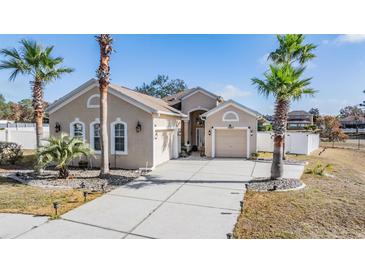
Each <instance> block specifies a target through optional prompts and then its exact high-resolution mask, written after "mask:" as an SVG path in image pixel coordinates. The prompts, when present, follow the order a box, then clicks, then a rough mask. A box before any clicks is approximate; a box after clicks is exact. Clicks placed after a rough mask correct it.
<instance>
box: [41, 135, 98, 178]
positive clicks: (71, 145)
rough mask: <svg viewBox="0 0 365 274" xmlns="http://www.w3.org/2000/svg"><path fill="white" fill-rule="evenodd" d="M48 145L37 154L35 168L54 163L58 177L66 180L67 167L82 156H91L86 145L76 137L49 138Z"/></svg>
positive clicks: (67, 174)
mask: <svg viewBox="0 0 365 274" xmlns="http://www.w3.org/2000/svg"><path fill="white" fill-rule="evenodd" d="M48 142H49V144H48V145H47V146H45V147H43V148H41V149H40V150H38V152H37V168H38V169H42V168H44V167H45V166H47V165H48V164H51V163H54V164H55V165H56V168H58V171H59V173H58V177H59V178H61V179H66V178H68V176H69V170H68V165H69V164H70V162H71V161H72V160H73V159H75V158H78V157H80V156H82V155H84V156H89V155H92V154H93V153H92V151H91V150H90V148H89V147H88V145H86V144H84V142H83V141H82V140H81V139H79V138H76V137H73V138H71V137H69V136H68V135H64V134H63V135H62V136H61V137H60V138H54V137H50V138H49V139H48Z"/></svg>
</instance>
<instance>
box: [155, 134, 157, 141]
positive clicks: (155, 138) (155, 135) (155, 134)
mask: <svg viewBox="0 0 365 274" xmlns="http://www.w3.org/2000/svg"><path fill="white" fill-rule="evenodd" d="M155 140H157V132H155Z"/></svg>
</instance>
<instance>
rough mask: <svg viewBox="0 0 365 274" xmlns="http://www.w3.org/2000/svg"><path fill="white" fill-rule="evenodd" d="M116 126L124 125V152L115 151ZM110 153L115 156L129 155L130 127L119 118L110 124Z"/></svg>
mask: <svg viewBox="0 0 365 274" xmlns="http://www.w3.org/2000/svg"><path fill="white" fill-rule="evenodd" d="M116 124H123V125H124V151H115V132H114V126H115V125H116ZM110 138H111V140H110V143H111V146H110V153H111V154H113V155H128V126H127V123H126V122H123V121H122V120H121V119H120V118H119V117H118V118H117V119H116V120H115V121H114V122H112V123H111V124H110Z"/></svg>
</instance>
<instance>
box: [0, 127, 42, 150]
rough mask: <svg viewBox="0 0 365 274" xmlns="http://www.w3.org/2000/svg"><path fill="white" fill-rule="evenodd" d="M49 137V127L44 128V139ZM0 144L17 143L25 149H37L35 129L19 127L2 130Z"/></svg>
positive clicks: (0, 131)
mask: <svg viewBox="0 0 365 274" xmlns="http://www.w3.org/2000/svg"><path fill="white" fill-rule="evenodd" d="M48 137H49V127H43V138H44V139H47V138H48ZM0 142H12V143H17V144H19V145H21V146H22V147H23V149H35V148H37V144H36V136H35V128H34V127H18V128H5V129H2V130H0Z"/></svg>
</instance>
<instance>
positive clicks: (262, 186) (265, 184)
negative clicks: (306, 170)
mask: <svg viewBox="0 0 365 274" xmlns="http://www.w3.org/2000/svg"><path fill="white" fill-rule="evenodd" d="M304 186H305V185H304V184H303V183H302V182H301V181H300V180H298V179H277V180H271V179H268V178H261V179H260V178H259V179H254V180H251V181H250V182H249V183H248V184H246V190H247V191H285V190H291V189H300V188H303V187H304Z"/></svg>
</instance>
